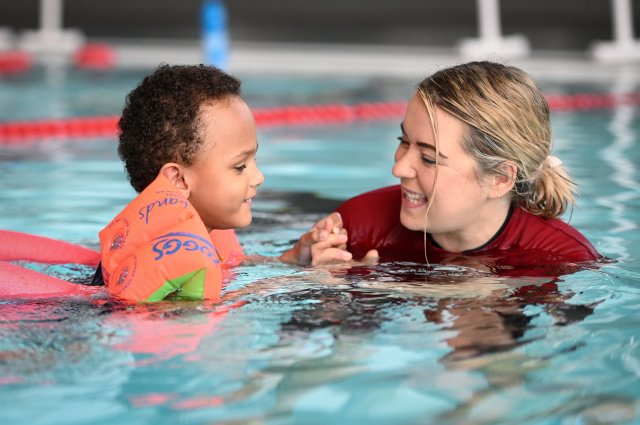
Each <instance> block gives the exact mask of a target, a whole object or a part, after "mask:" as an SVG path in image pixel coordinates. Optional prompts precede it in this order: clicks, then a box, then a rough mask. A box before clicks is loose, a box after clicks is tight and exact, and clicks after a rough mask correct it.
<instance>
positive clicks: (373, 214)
mask: <svg viewBox="0 0 640 425" xmlns="http://www.w3.org/2000/svg"><path fill="white" fill-rule="evenodd" d="M401 197H402V192H401V190H400V186H390V187H385V188H382V189H377V190H374V191H371V192H367V193H364V194H362V195H358V196H356V197H354V198H352V199H350V200H348V201H346V202H345V203H343V204H342V205H341V206H340V207H339V208H338V212H340V214H341V215H342V219H343V222H344V226H345V228H346V229H347V231H348V232H349V242H348V249H349V251H351V252H352V253H353V256H354V258H361V257H363V256H364V255H365V254H366V253H367V251H369V250H371V249H377V250H378V254H379V255H380V259H381V260H383V261H413V262H424V261H425V250H426V256H427V259H428V261H429V262H430V263H440V264H452V263H453V264H456V263H460V262H459V261H458V260H460V259H461V258H467V259H469V258H470V257H472V258H474V259H475V260H480V259H481V261H482V263H484V264H488V265H491V264H496V265H497V264H499V265H500V266H502V267H504V266H513V267H521V266H538V265H544V264H564V263H580V262H586V261H593V260H596V259H599V258H602V256H601V255H600V254H599V253H598V252H597V251H596V250H595V248H594V247H593V245H591V243H590V242H589V241H588V240H587V239H586V238H585V237H584V236H583V235H582V234H580V232H578V231H577V230H576V229H574V228H573V227H571V226H570V225H569V224H567V223H565V222H563V221H561V220H559V219H544V218H541V217H538V216H535V215H533V214H530V213H528V212H527V211H525V210H523V209H521V208H518V207H515V208H512V209H511V211H510V213H509V216H508V217H507V220H506V221H505V223H504V224H503V226H502V228H501V229H500V230H499V231H498V233H497V234H496V235H495V236H494V237H493V238H492V239H491V240H490V241H488V242H487V243H486V244H484V245H483V246H481V247H478V248H475V249H472V250H468V251H464V252H462V253H451V252H448V251H445V250H444V249H442V248H441V247H439V246H438V245H437V243H436V242H435V241H434V240H433V239H431V238H430V235H429V234H427V235H426V238H425V234H424V233H423V232H421V231H413V230H409V229H407V228H406V227H404V226H403V225H402V223H400V204H401ZM425 239H426V246H425Z"/></svg>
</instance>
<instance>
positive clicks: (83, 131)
mask: <svg viewBox="0 0 640 425" xmlns="http://www.w3.org/2000/svg"><path fill="white" fill-rule="evenodd" d="M547 100H548V102H549V106H550V107H551V109H552V110H557V111H579V110H592V109H606V108H613V107H616V106H620V105H640V92H637V93H626V94H619V95H615V94H609V93H578V94H571V95H548V96H547ZM406 106H407V104H406V102H368V103H358V104H354V105H340V104H335V105H313V106H309V105H297V106H282V107H274V108H255V109H254V111H253V112H254V116H255V118H256V123H257V124H258V125H259V126H261V127H276V126H292V125H299V126H305V125H312V126H315V125H335V124H347V123H352V122H356V121H376V120H395V119H400V118H402V116H403V115H404V112H405V110H406ZM118 119H119V116H103V117H83V118H65V119H55V120H54V119H50V120H33V121H12V122H5V123H0V144H11V143H24V142H25V141H34V140H43V139H55V138H57V139H60V138H63V139H74V138H95V137H116V136H117V134H118V130H117V123H118Z"/></svg>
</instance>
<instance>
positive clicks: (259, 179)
mask: <svg viewBox="0 0 640 425" xmlns="http://www.w3.org/2000/svg"><path fill="white" fill-rule="evenodd" d="M262 183H264V175H263V174H262V171H260V169H259V168H258V167H256V172H255V175H254V176H253V180H252V186H256V187H258V186H260V185H261V184H262Z"/></svg>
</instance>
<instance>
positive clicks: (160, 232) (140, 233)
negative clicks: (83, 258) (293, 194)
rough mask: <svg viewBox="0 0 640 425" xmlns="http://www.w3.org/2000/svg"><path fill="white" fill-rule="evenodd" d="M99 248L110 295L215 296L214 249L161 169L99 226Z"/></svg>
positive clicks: (217, 278) (219, 277) (147, 298)
mask: <svg viewBox="0 0 640 425" xmlns="http://www.w3.org/2000/svg"><path fill="white" fill-rule="evenodd" d="M233 236H234V237H235V235H233ZM236 241H237V238H236ZM240 250H241V248H240ZM100 252H101V256H102V274H103V278H104V282H105V283H106V285H107V287H108V289H109V293H110V294H111V295H113V296H116V297H119V298H122V299H125V300H129V301H160V300H163V299H167V298H169V299H197V300H201V299H207V300H212V301H219V300H220V296H221V287H222V271H221V264H220V257H219V256H218V251H217V250H216V247H215V246H214V245H213V243H212V241H211V238H210V236H209V234H208V232H207V229H206V228H205V225H204V223H203V222H202V220H201V219H200V217H199V216H198V214H197V212H196V211H195V209H194V208H193V206H192V205H191V204H190V203H189V201H188V200H187V199H186V198H185V197H184V196H183V195H182V194H181V193H180V192H178V191H177V190H176V189H175V188H174V187H173V185H171V183H170V182H169V181H168V180H167V179H166V178H165V177H164V176H162V175H160V176H158V178H156V180H154V181H153V183H151V184H150V185H149V186H148V187H147V188H146V189H145V190H144V191H142V193H140V195H138V196H137V197H136V198H135V199H134V200H133V201H131V203H130V204H129V205H127V206H126V207H125V209H124V210H122V212H120V214H118V215H117V216H116V217H115V218H114V219H113V220H112V221H111V223H109V224H108V225H107V227H105V228H104V229H103V230H102V231H101V232H100Z"/></svg>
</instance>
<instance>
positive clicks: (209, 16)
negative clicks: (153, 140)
mask: <svg viewBox="0 0 640 425" xmlns="http://www.w3.org/2000/svg"><path fill="white" fill-rule="evenodd" d="M202 47H203V49H204V62H205V63H206V64H208V65H214V66H217V67H218V68H220V69H224V70H226V69H227V63H228V60H229V35H228V33H227V11H226V9H225V7H224V3H223V2H222V0H204V1H203V3H202Z"/></svg>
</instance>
